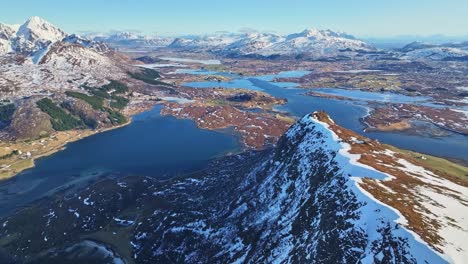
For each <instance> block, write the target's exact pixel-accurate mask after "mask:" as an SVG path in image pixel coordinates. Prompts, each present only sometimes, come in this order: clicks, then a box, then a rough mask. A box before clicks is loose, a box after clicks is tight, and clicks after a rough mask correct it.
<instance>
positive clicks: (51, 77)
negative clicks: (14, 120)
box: [0, 17, 126, 99]
mask: <svg viewBox="0 0 468 264" xmlns="http://www.w3.org/2000/svg"><path fill="white" fill-rule="evenodd" d="M119 58H120V57H119V55H118V54H115V53H114V52H113V51H112V50H111V49H110V48H109V46H108V45H107V44H105V43H103V42H98V41H94V40H89V39H86V38H83V37H80V36H77V35H75V34H71V35H69V34H67V33H65V32H64V31H63V30H61V29H60V28H59V27H56V26H54V25H52V24H51V23H49V22H47V21H45V20H44V19H42V18H39V17H31V18H29V19H28V20H27V21H26V22H25V23H24V24H22V25H20V26H9V25H4V24H0V90H2V95H3V96H6V97H11V98H13V99H14V98H21V97H24V96H31V95H34V94H40V93H43V91H44V90H48V91H56V90H61V91H65V90H67V89H73V88H75V89H76V87H77V86H79V85H81V84H83V83H102V82H106V81H107V80H106V79H119V78H121V77H122V76H126V74H125V72H126V70H123V69H122V67H121V66H122V65H120V64H118V59H119ZM71 80H76V82H71ZM12 83H14V84H15V85H14V86H13V87H12V85H11V84H12Z"/></svg>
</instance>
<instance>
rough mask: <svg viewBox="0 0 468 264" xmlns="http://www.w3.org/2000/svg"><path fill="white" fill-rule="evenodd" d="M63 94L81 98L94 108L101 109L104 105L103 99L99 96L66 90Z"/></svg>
mask: <svg viewBox="0 0 468 264" xmlns="http://www.w3.org/2000/svg"><path fill="white" fill-rule="evenodd" d="M65 94H66V95H68V96H70V97H74V98H77V99H81V100H83V101H85V102H87V103H88V104H90V105H91V106H92V107H93V108H94V109H96V110H99V109H102V107H103V106H104V105H103V99H102V98H101V97H97V96H89V95H87V94H84V93H79V92H71V91H67V92H65Z"/></svg>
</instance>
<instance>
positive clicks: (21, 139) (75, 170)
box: [0, 16, 468, 263]
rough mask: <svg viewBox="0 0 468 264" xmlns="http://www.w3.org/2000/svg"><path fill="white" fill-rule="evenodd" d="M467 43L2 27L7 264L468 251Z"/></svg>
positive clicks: (0, 253) (312, 34)
mask: <svg viewBox="0 0 468 264" xmlns="http://www.w3.org/2000/svg"><path fill="white" fill-rule="evenodd" d="M467 98H468V42H450V43H442V44H440V43H437V44H432V43H423V42H412V43H407V44H406V45H404V46H402V47H399V48H392V49H382V48H378V47H375V46H374V45H372V44H370V43H368V42H366V41H364V40H360V39H358V38H356V37H354V36H352V35H349V34H347V33H343V32H335V31H332V30H321V29H315V28H309V29H305V30H303V31H301V32H298V33H290V34H277V33H265V32H248V33H216V34H205V35H190V36H170V37H167V36H150V35H144V34H140V33H135V32H126V31H120V32H113V33H92V34H91V33H88V34H84V35H82V36H80V35H77V34H73V33H71V32H65V31H64V30H62V29H61V28H60V26H57V25H53V24H51V23H49V22H48V21H46V20H45V19H43V18H40V17H37V16H33V17H30V18H29V19H28V20H27V21H25V22H24V23H23V24H21V25H9V24H2V23H0V263H464V262H466V260H467V259H468V246H467V242H466V241H468V167H467V166H468V140H467V135H468V99H467Z"/></svg>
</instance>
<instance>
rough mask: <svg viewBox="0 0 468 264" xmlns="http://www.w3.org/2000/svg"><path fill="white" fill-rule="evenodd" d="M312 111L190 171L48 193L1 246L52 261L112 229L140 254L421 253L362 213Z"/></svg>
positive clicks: (109, 236) (128, 254)
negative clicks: (252, 146)
mask: <svg viewBox="0 0 468 264" xmlns="http://www.w3.org/2000/svg"><path fill="white" fill-rule="evenodd" d="M310 120H311V118H310V117H305V118H303V119H302V120H301V121H299V122H298V123H297V124H295V125H294V126H292V127H291V129H290V130H289V131H288V132H287V133H286V134H285V135H284V136H283V137H282V138H281V139H280V141H279V143H278V146H277V148H276V149H270V150H265V151H262V152H247V153H243V154H240V155H235V156H230V157H226V158H223V159H221V160H217V161H214V162H212V163H211V164H210V166H209V167H208V168H207V169H206V170H204V171H202V172H199V173H196V174H193V175H190V176H185V177H181V178H175V179H172V180H168V181H157V180H155V179H152V178H144V177H129V178H124V179H108V180H104V181H101V182H99V183H97V184H95V185H93V186H92V187H88V188H86V189H85V190H82V191H81V192H79V193H75V192H74V193H70V194H67V195H66V197H67V198H66V199H64V197H59V198H57V199H55V200H54V201H51V202H50V201H43V202H40V203H38V204H36V205H35V206H32V207H31V208H29V209H25V210H23V211H21V212H19V213H18V214H16V215H13V216H11V217H8V218H5V219H1V220H0V223H5V224H4V225H3V227H2V226H0V246H1V247H3V249H4V250H5V251H6V252H8V253H9V254H10V256H12V257H13V258H15V259H18V260H26V261H31V260H34V259H36V257H37V256H38V255H41V254H42V257H41V259H42V260H43V259H44V258H46V259H49V260H50V261H54V260H57V259H60V257H61V256H62V257H63V255H64V254H66V251H65V249H66V248H69V247H71V246H73V245H76V244H79V243H81V242H82V240H80V239H81V238H83V237H86V238H89V239H98V237H99V238H100V239H101V241H102V240H103V237H104V238H105V239H104V241H106V243H109V244H111V245H112V246H113V247H114V250H115V252H117V253H118V255H120V256H122V257H124V258H127V259H129V258H131V259H132V260H133V261H134V262H135V263H233V262H241V263H272V262H274V263H286V262H288V263H289V262H290V263H359V262H376V263H389V262H394V261H397V262H398V263H416V262H417V260H416V259H415V258H414V256H413V255H412V254H411V253H412V252H411V251H410V249H409V245H408V241H407V239H406V238H404V237H401V236H400V235H399V233H398V230H399V228H400V227H399V226H398V225H396V224H395V223H390V222H389V221H388V220H386V218H385V217H379V218H375V219H372V221H375V222H376V223H375V225H374V223H364V224H363V223H362V219H363V217H367V216H366V215H363V214H364V211H363V208H364V207H365V206H366V203H367V202H365V201H364V200H363V199H362V198H359V197H358V194H357V193H356V190H355V186H354V183H353V182H352V181H351V180H350V178H349V175H347V174H346V173H345V171H344V170H343V168H341V167H340V166H342V165H343V164H342V163H341V162H342V160H340V158H339V154H338V152H337V149H336V148H335V145H334V144H335V143H336V142H335V141H333V140H332V138H331V137H330V135H329V134H327V133H328V132H327V130H326V129H325V128H324V127H322V126H320V125H317V124H315V123H313V122H311V121H310ZM336 144H338V143H336ZM382 211H383V209H382ZM367 213H368V214H370V213H375V214H377V215H378V212H377V213H376V212H367ZM30 219H35V221H34V223H31V221H30ZM368 224H369V225H368ZM373 226H376V228H374V227H373ZM98 234H99V235H98ZM2 237H3V239H2ZM122 237H125V239H127V241H124V242H122V240H121V239H122ZM98 240H99V239H98ZM122 245H126V246H122ZM44 256H45V257H44Z"/></svg>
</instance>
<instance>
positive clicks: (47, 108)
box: [36, 98, 83, 131]
mask: <svg viewBox="0 0 468 264" xmlns="http://www.w3.org/2000/svg"><path fill="white" fill-rule="evenodd" d="M36 104H37V106H38V107H39V109H41V111H42V112H44V113H46V114H48V115H49V116H50V118H51V119H50V122H51V123H52V127H53V128H54V129H55V130H56V131H65V130H70V129H74V128H77V127H80V126H83V122H82V121H81V120H80V119H77V118H75V117H73V116H72V115H70V114H69V113H67V112H66V111H65V110H63V109H62V108H61V107H58V106H57V105H56V104H55V103H54V102H52V100H50V99H49V98H43V99H41V100H39V101H37V103H36Z"/></svg>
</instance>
